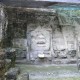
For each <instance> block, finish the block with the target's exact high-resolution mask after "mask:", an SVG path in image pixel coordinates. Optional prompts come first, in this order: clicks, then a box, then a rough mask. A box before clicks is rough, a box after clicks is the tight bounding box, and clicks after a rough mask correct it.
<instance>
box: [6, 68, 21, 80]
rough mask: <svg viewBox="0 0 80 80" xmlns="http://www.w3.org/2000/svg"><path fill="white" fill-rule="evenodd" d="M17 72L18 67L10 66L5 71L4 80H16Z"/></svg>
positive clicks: (18, 71)
mask: <svg viewBox="0 0 80 80" xmlns="http://www.w3.org/2000/svg"><path fill="white" fill-rule="evenodd" d="M19 73H20V69H19V68H10V69H9V71H7V72H6V73H5V78H6V80H16V79H17V76H18V74H19Z"/></svg>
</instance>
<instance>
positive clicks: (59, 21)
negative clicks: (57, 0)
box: [6, 8, 79, 62]
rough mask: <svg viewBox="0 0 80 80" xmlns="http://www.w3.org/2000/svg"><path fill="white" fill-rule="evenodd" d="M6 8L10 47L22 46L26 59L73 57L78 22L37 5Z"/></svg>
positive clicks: (77, 38)
mask: <svg viewBox="0 0 80 80" xmlns="http://www.w3.org/2000/svg"><path fill="white" fill-rule="evenodd" d="M6 11H7V14H8V21H9V24H10V25H12V26H11V29H12V31H13V35H11V36H12V38H11V39H12V40H11V41H12V47H14V48H22V49H26V51H27V53H26V57H27V60H29V61H30V60H31V61H38V62H39V61H40V60H43V59H44V58H47V60H54V58H57V59H59V58H75V57H76V48H77V45H76V42H77V40H79V24H77V22H76V21H75V20H74V21H71V19H70V18H69V16H67V15H66V14H64V13H61V14H57V13H56V10H55V9H52V10H50V9H49V10H48V9H37V8H34V9H28V8H24V9H22V8H6ZM9 14H10V15H9ZM76 34H77V37H76ZM73 50H74V51H73ZM73 54H74V55H73ZM71 55H73V56H72V57H71ZM68 56H69V57H68Z"/></svg>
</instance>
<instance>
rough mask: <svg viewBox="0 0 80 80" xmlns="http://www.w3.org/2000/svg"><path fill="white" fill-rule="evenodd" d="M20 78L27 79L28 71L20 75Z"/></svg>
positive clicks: (21, 79)
mask: <svg viewBox="0 0 80 80" xmlns="http://www.w3.org/2000/svg"><path fill="white" fill-rule="evenodd" d="M20 80H29V73H24V74H22V75H21V76H20Z"/></svg>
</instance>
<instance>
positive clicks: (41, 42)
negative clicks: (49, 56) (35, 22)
mask: <svg viewBox="0 0 80 80" xmlns="http://www.w3.org/2000/svg"><path fill="white" fill-rule="evenodd" d="M37 44H41V45H42V44H45V42H43V41H40V42H37Z"/></svg>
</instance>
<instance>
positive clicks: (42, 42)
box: [27, 24, 52, 60]
mask: <svg viewBox="0 0 80 80" xmlns="http://www.w3.org/2000/svg"><path fill="white" fill-rule="evenodd" d="M33 26H34V24H33ZM33 26H32V25H31V26H28V28H29V29H28V31H27V32H28V34H27V38H28V45H29V55H30V59H31V60H32V59H34V58H38V57H39V55H41V56H42V55H43V54H44V57H47V56H46V54H48V55H50V54H51V32H52V31H51V29H49V28H44V27H43V26H40V25H36V28H34V29H33ZM30 28H31V29H30Z"/></svg>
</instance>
